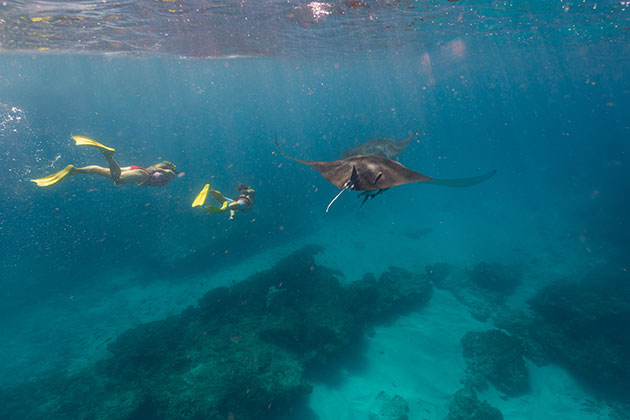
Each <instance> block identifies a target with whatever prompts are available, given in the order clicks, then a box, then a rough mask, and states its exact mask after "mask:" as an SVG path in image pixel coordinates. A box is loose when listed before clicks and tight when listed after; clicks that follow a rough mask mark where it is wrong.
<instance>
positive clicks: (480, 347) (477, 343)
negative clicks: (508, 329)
mask: <svg viewBox="0 0 630 420" xmlns="http://www.w3.org/2000/svg"><path fill="white" fill-rule="evenodd" d="M462 347H463V349H464V358H465V359H466V364H467V366H468V374H469V378H468V379H469V382H470V383H471V384H472V385H475V386H480V385H482V384H484V383H485V381H486V380H487V381H489V382H490V383H492V385H494V386H495V388H497V389H498V390H499V391H501V392H503V393H504V394H505V395H507V396H508V397H516V396H519V395H523V394H526V393H528V392H530V390H531V388H530V382H529V372H528V370H527V367H526V366H525V360H524V359H523V355H524V353H525V351H524V348H523V345H522V344H521V341H520V340H519V339H518V338H516V337H512V336H509V335H507V334H506V333H504V332H503V331H500V330H496V329H495V330H489V331H484V332H471V331H469V332H467V333H466V335H464V337H463V338H462Z"/></svg>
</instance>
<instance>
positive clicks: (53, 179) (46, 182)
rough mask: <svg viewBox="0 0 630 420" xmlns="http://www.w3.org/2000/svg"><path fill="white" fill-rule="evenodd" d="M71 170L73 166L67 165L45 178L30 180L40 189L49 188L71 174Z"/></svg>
mask: <svg viewBox="0 0 630 420" xmlns="http://www.w3.org/2000/svg"><path fill="white" fill-rule="evenodd" d="M73 169H74V166H72V165H68V166H66V167H65V168H64V169H62V170H60V171H59V172H56V173H54V174H52V175H48V176H45V177H43V178H37V179H31V181H32V182H34V183H36V184H37V185H38V186H40V187H50V186H51V185H55V184H56V183H58V182H61V181H63V180H64V179H65V178H66V177H67V176H68V175H70V174H71V173H72V170H73Z"/></svg>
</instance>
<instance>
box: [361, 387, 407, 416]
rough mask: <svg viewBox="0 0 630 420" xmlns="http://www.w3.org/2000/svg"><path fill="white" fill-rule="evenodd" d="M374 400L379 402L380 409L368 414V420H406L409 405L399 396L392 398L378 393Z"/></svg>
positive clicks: (384, 393)
mask: <svg viewBox="0 0 630 420" xmlns="http://www.w3.org/2000/svg"><path fill="white" fill-rule="evenodd" d="M376 399H377V400H379V401H380V402H381V407H380V408H379V409H378V411H377V412H375V413H370V414H369V416H368V418H369V420H408V419H409V416H408V414H409V405H407V401H405V399H404V398H403V397H401V396H400V395H394V396H393V397H392V396H390V395H388V394H387V393H386V392H383V391H382V392H380V393H379V394H378V395H377V396H376Z"/></svg>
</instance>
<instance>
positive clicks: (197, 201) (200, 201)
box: [192, 184, 210, 207]
mask: <svg viewBox="0 0 630 420" xmlns="http://www.w3.org/2000/svg"><path fill="white" fill-rule="evenodd" d="M209 189H210V184H206V186H205V187H203V189H202V190H201V192H200V193H199V194H197V197H195V201H193V203H192V206H193V207H197V206H202V205H203V203H205V202H206V197H208V190H209Z"/></svg>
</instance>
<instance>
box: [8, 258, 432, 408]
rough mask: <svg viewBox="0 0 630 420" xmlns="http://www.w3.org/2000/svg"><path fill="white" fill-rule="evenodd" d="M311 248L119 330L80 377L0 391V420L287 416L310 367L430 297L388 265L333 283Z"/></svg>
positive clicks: (428, 290) (304, 391)
mask: <svg viewBox="0 0 630 420" xmlns="http://www.w3.org/2000/svg"><path fill="white" fill-rule="evenodd" d="M321 250H322V248H321V247H318V246H310V247H306V248H304V249H302V250H299V251H297V252H295V253H294V254H292V255H290V256H289V257H287V258H284V259H282V260H280V261H278V262H277V263H276V265H275V266H274V267H273V268H272V269H270V270H266V271H263V272H260V273H257V274H255V275H253V276H251V277H250V278H248V279H246V280H244V281H241V282H238V283H236V284H234V285H233V286H231V287H221V288H217V289H213V290H211V291H210V292H208V293H207V294H206V295H205V296H204V297H203V298H201V299H200V301H199V307H189V308H188V309H186V310H185V311H183V312H182V313H181V314H180V315H178V316H173V317H169V318H167V319H164V320H161V321H156V322H152V323H148V324H143V325H139V326H138V327H136V328H133V329H131V330H129V331H127V332H125V333H123V334H121V335H120V336H119V337H118V338H117V339H116V340H115V341H114V342H112V343H110V345H109V350H110V352H111V355H110V356H109V357H107V358H105V359H103V360H101V361H99V362H97V363H95V364H94V365H93V366H90V367H88V368H86V369H85V370H83V371H81V372H79V373H76V374H74V375H70V376H65V375H63V374H61V373H59V374H58V375H56V376H51V377H50V378H48V379H46V380H44V379H41V380H37V381H34V382H32V383H30V384H26V385H23V386H19V387H15V388H11V389H6V390H2V391H0V401H3V402H4V404H2V406H0V418H2V419H4V420H13V419H25V418H28V419H40V418H41V419H47V420H55V419H70V418H73V419H86V420H90V419H96V418H98V419H99V420H110V419H111V420H114V419H115V420H140V419H151V420H176V419H177V420H182V419H199V420H201V419H204V420H214V419H217V420H218V419H223V420H224V419H226V418H234V419H257V420H259V419H271V418H277V417H278V416H280V415H281V414H288V413H291V412H292V411H293V410H294V408H296V407H298V406H299V405H300V404H302V403H303V401H304V398H305V397H306V396H307V395H308V394H309V393H310V391H311V386H310V385H309V384H308V382H307V377H308V376H307V372H308V371H309V369H313V368H317V369H321V368H323V367H329V368H334V365H333V363H332V362H333V361H335V358H336V357H337V356H339V355H340V354H343V353H347V352H349V351H351V350H352V349H354V348H355V347H356V344H357V343H360V342H361V339H362V337H363V336H364V331H366V330H369V329H370V328H371V327H372V326H373V325H375V324H377V323H382V322H387V321H389V320H391V319H393V318H394V317H396V316H398V315H401V314H403V313H406V312H409V311H411V310H414V309H417V308H419V307H421V306H422V304H424V303H426V302H427V301H428V300H429V299H430V297H431V296H432V293H433V289H432V286H431V284H430V281H429V279H428V276H426V275H414V274H411V273H409V272H407V271H406V270H403V269H399V268H393V267H392V268H390V269H389V270H388V271H387V272H385V273H383V274H382V275H381V276H380V278H379V279H378V280H376V279H375V278H374V277H373V276H370V275H366V276H365V277H364V278H363V279H362V280H359V281H357V282H354V283H351V284H350V285H349V286H342V285H341V284H340V282H339V281H338V279H337V276H338V275H339V274H340V273H338V272H335V271H333V270H330V269H327V268H325V267H322V266H319V265H317V264H316V263H315V259H314V255H315V254H316V253H317V252H320V251H321ZM353 346H354V347H353ZM390 403H391V404H390ZM392 404H394V403H393V402H391V401H390V402H385V403H384V406H387V407H390V406H391V407H393V405H392ZM387 410H389V408H387ZM392 410H393V408H392ZM398 418H400V419H402V418H403V417H398Z"/></svg>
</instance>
